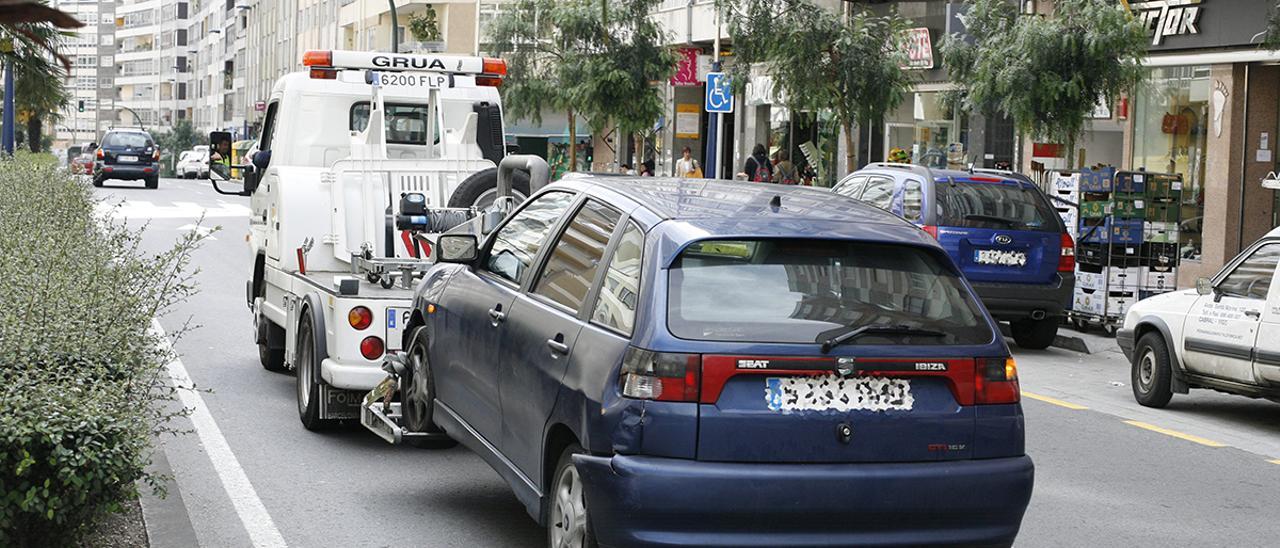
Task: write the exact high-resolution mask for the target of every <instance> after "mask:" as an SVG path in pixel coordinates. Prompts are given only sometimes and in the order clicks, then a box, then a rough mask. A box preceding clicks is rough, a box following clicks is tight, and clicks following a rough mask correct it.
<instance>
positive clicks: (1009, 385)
mask: <svg viewBox="0 0 1280 548" xmlns="http://www.w3.org/2000/svg"><path fill="white" fill-rule="evenodd" d="M976 365H977V367H976V369H975V371H974V379H973V380H974V385H973V392H974V398H973V399H974V403H978V404H984V403H1018V400H1019V399H1020V398H1021V393H1020V391H1019V388H1018V365H1017V364H1016V363H1014V361H1013V358H978V363H977V364H976Z"/></svg>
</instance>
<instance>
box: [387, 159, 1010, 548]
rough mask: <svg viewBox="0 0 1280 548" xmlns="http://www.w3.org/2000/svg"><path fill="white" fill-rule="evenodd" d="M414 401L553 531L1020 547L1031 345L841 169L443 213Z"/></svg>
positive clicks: (587, 183)
mask: <svg viewBox="0 0 1280 548" xmlns="http://www.w3.org/2000/svg"><path fill="white" fill-rule="evenodd" d="M437 253H438V254H439V256H438V260H440V261H441V263H440V264H437V265H436V266H434V267H433V268H432V269H431V270H429V271H428V272H427V274H426V277H425V278H424V280H423V283H422V284H421V286H420V289H419V293H418V295H417V297H416V299H415V305H414V310H413V311H412V313H411V318H412V320H411V324H410V327H409V329H407V330H406V341H405V346H404V347H405V348H406V349H407V356H408V359H407V360H406V361H407V364H408V367H407V370H408V372H407V373H406V375H405V378H403V379H402V384H401V386H402V389H403V391H404V393H403V394H402V410H403V420H404V422H405V424H406V426H407V428H408V429H409V430H411V431H415V430H416V431H436V432H438V431H440V430H443V432H444V433H447V434H448V436H450V437H452V438H453V439H455V440H457V441H459V442H461V443H462V444H464V445H466V446H467V447H469V448H470V449H471V450H473V451H475V452H476V453H478V454H479V455H480V456H481V457H483V458H484V459H485V460H486V461H487V462H488V463H489V464H490V465H491V466H492V467H493V468H494V469H495V470H496V471H497V472H498V473H499V474H500V475H501V476H502V477H503V478H504V479H505V480H506V481H507V483H508V484H509V485H510V486H511V488H512V490H514V491H515V494H516V497H517V498H518V499H519V500H520V501H521V502H522V503H523V504H524V505H525V507H526V508H527V510H528V512H529V514H530V515H531V516H532V517H533V518H534V519H536V520H538V522H539V523H540V524H543V525H544V526H546V527H547V534H548V542H549V544H550V545H551V546H556V547H559V546H596V545H600V546H796V545H807V546H851V545H857V546H917V545H964V546H1008V545H1010V544H1012V543H1013V541H1014V538H1015V536H1016V535H1017V533H1018V528H1019V526H1020V524H1021V521H1022V516H1023V512H1024V511H1025V509H1026V506H1027V503H1028V500H1029V499H1030V496H1031V490H1032V482H1033V465H1032V462H1031V459H1030V458H1029V457H1028V456H1027V455H1026V454H1025V452H1024V448H1023V415H1022V409H1021V406H1020V403H1019V394H1020V393H1019V389H1018V380H1017V369H1016V366H1015V364H1014V362H1013V360H1012V359H1011V358H1010V355H1009V350H1008V348H1007V347H1006V346H1005V343H1004V341H1003V339H1002V338H1000V337H998V336H997V331H996V328H995V324H994V322H993V320H992V319H991V317H990V316H989V315H988V314H987V312H986V311H985V309H984V308H983V307H982V306H981V304H980V303H979V302H978V300H977V298H976V297H975V295H974V293H973V290H972V288H970V287H969V285H968V283H967V282H966V281H965V280H964V278H963V277H962V276H961V275H960V272H959V270H958V269H957V268H956V265H955V264H954V263H953V262H952V260H951V259H950V258H949V257H948V255H947V254H946V252H945V251H944V250H943V248H942V247H941V246H940V245H939V244H938V242H937V241H936V240H934V239H933V238H931V237H929V235H928V234H926V233H925V232H923V231H921V230H919V229H917V228H915V227H914V226H912V225H911V224H909V223H907V222H904V221H903V220H902V219H900V218H898V217H896V216H894V215H891V214H889V213H886V212H883V211H880V210H878V209H875V208H873V207H869V206H867V205H865V204H862V203H860V202H857V201H855V200H851V199H847V198H843V197H839V196H835V197H833V196H832V195H831V194H830V193H828V192H823V191H818V190H813V189H806V188H798V187H787V186H778V185H769V184H750V185H748V184H742V183H732V182H727V181H702V180H698V181H680V180H674V179H672V180H664V179H654V178H624V177H592V176H587V177H581V178H575V179H570V180H564V181H561V182H558V183H556V184H552V185H549V186H547V187H545V188H544V189H542V190H541V191H539V192H538V193H536V194H535V195H533V196H532V197H531V198H530V199H529V200H527V201H525V202H524V204H523V205H522V206H521V207H520V209H518V210H516V211H515V212H514V213H513V214H511V215H510V216H508V217H507V218H506V219H505V221H504V223H503V224H502V225H501V226H499V227H497V228H496V230H494V231H492V232H490V233H489V235H488V236H487V237H485V238H484V240H483V241H477V239H476V237H475V236H473V235H465V234H453V235H445V236H442V237H441V238H440V240H439V245H438V246H437Z"/></svg>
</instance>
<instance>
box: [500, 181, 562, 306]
mask: <svg viewBox="0 0 1280 548" xmlns="http://www.w3.org/2000/svg"><path fill="white" fill-rule="evenodd" d="M572 202H573V194H570V193H568V192H548V193H546V194H543V195H542V196H539V197H538V198H537V199H535V200H534V201H532V202H530V203H529V204H528V205H526V206H525V207H524V209H521V210H520V211H518V212H516V214H515V216H514V217H512V218H511V220H510V221H508V222H507V224H505V225H503V226H502V229H501V230H499V231H498V234H497V235H495V236H494V238H493V245H492V246H491V247H490V248H489V255H488V256H487V257H486V258H485V263H484V267H485V270H488V271H489V272H492V273H494V274H495V275H497V276H499V277H501V278H503V279H506V280H507V281H510V282H512V283H515V284H516V285H519V284H520V283H521V281H522V280H524V273H525V271H526V270H528V269H529V265H531V264H533V258H534V257H535V256H536V255H537V254H538V250H539V249H541V248H542V243H543V242H544V241H546V239H547V234H548V233H549V232H551V227H552V226H553V225H555V223H556V221H557V220H559V219H560V217H561V216H563V215H564V212H565V210H567V209H569V204H570V203H572Z"/></svg>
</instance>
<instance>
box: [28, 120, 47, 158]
mask: <svg viewBox="0 0 1280 548" xmlns="http://www.w3.org/2000/svg"><path fill="white" fill-rule="evenodd" d="M43 129H44V126H43V124H42V122H41V120H40V117H39V116H36V115H34V114H33V115H31V116H30V117H29V118H27V148H29V149H31V152H40V140H41V139H40V137H41V135H40V134H41V133H43Z"/></svg>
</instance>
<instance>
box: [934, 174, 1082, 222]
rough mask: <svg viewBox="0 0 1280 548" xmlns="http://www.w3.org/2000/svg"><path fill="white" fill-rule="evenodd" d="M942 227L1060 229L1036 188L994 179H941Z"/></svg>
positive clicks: (939, 208)
mask: <svg viewBox="0 0 1280 548" xmlns="http://www.w3.org/2000/svg"><path fill="white" fill-rule="evenodd" d="M934 188H935V193H936V194H937V203H938V205H937V213H938V220H937V224H938V226H947V227H958V228H991V229H997V230H998V229H1006V230H1007V229H1012V230H1031V231H1038V232H1057V231H1058V224H1057V222H1055V221H1054V215H1055V214H1054V212H1053V210H1052V209H1050V208H1049V204H1048V203H1046V202H1045V200H1044V198H1043V197H1042V196H1041V195H1040V192H1039V191H1038V190H1036V189H1034V188H1031V187H1027V186H1023V185H1014V184H1006V183H994V182H967V181H956V182H938V183H937V185H935V187H934Z"/></svg>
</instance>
